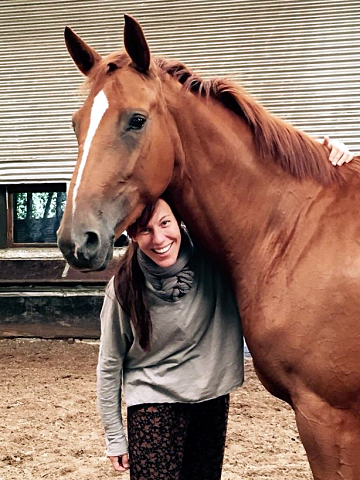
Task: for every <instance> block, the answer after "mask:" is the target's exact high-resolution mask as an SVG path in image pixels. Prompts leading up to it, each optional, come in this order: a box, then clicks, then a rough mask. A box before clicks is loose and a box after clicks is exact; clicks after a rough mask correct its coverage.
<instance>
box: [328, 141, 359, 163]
mask: <svg viewBox="0 0 360 480" xmlns="http://www.w3.org/2000/svg"><path fill="white" fill-rule="evenodd" d="M322 143H323V145H325V147H326V148H327V149H328V150H329V152H330V156H329V160H330V162H331V163H332V164H333V165H335V166H336V165H342V164H343V163H349V162H351V160H352V159H353V154H352V153H351V152H349V150H348V148H347V146H346V145H345V143H343V142H339V141H338V140H330V138H329V137H324V140H323V142H322Z"/></svg>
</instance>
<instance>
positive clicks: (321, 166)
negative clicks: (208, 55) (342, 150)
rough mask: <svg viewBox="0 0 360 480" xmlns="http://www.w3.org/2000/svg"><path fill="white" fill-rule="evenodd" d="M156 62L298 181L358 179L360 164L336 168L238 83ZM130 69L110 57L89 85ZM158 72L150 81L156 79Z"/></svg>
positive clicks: (119, 57)
mask: <svg viewBox="0 0 360 480" xmlns="http://www.w3.org/2000/svg"><path fill="white" fill-rule="evenodd" d="M153 61H154V65H155V67H156V68H157V69H158V70H159V71H160V73H165V74H169V75H170V76H171V77H173V78H174V79H175V80H177V81H178V82H180V83H181V84H182V85H183V87H184V88H185V89H187V90H188V91H190V92H192V93H194V94H196V95H198V96H200V97H205V98H209V97H211V98H213V99H215V100H217V101H219V102H220V103H221V104H222V105H224V107H225V108H227V109H229V110H231V111H232V112H234V113H235V114H236V115H238V116H239V117H241V118H242V119H243V120H244V121H245V122H246V124H247V125H248V126H249V128H250V129H251V131H252V134H253V137H254V142H255V146H256V148H257V150H258V152H259V155H260V157H261V158H263V159H266V158H269V157H271V158H273V159H274V160H275V161H276V162H278V163H279V164H280V165H281V167H282V168H283V169H284V170H285V171H287V172H289V173H290V174H291V175H292V176H293V177H295V178H297V179H299V180H304V179H312V180H314V181H316V182H317V183H320V184H322V185H328V184H332V183H343V182H344V181H346V180H347V179H349V177H351V176H352V175H354V173H356V174H359V173H360V162H359V161H352V162H351V163H350V164H349V165H348V166H347V168H334V166H333V165H332V164H331V163H330V162H329V151H328V149H327V148H326V147H324V146H323V145H322V144H321V143H320V142H318V141H316V140H314V139H313V138H311V137H310V136H309V135H307V134H306V133H305V132H302V131H301V130H298V129H296V128H295V127H294V126H292V125H290V124H289V123H287V122H285V121H284V120H282V119H280V118H278V117H276V116H275V115H273V114H271V113H270V112H268V111H267V110H266V109H265V108H264V107H263V106H262V105H260V104H259V103H258V102H257V101H256V100H255V99H254V98H253V97H252V96H251V95H250V94H249V93H248V92H247V91H246V90H245V89H244V88H242V87H241V86H240V85H238V84H237V83H235V82H232V81H230V80H229V79H224V78H212V79H206V80H205V79H202V78H201V77H200V76H199V75H197V74H196V73H194V72H193V71H192V70H190V69H189V68H188V67H187V66H186V65H184V64H183V63H182V62H179V61H177V60H169V59H163V58H159V57H153ZM129 64H130V65H131V60H130V58H129V57H128V55H127V54H126V53H125V52H124V51H123V50H122V51H119V52H114V53H112V54H110V55H107V56H106V57H103V60H102V61H101V62H100V63H99V64H98V65H96V66H95V67H94V68H93V70H92V71H91V72H90V75H89V76H88V78H87V80H86V82H85V85H87V86H88V87H94V85H95V86H96V85H97V88H99V85H101V84H102V83H103V82H104V79H105V77H106V76H107V75H111V74H112V72H114V71H115V70H117V69H121V68H123V67H124V66H127V65H129ZM152 68H153V67H152ZM152 68H151V69H150V73H149V75H152V73H156V72H152ZM157 73H159V72H157ZM139 74H140V73H139ZM358 160H360V158H358Z"/></svg>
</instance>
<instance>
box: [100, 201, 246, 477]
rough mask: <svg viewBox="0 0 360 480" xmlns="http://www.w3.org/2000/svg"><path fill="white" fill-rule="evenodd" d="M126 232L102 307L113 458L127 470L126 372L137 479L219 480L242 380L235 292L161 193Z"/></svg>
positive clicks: (105, 404) (104, 412)
mask: <svg viewBox="0 0 360 480" xmlns="http://www.w3.org/2000/svg"><path fill="white" fill-rule="evenodd" d="M128 233H129V234H130V236H131V238H132V242H131V244H130V246H129V247H128V250H127V252H126V254H125V256H124V258H123V260H122V263H121V266H120V269H119V272H118V274H117V276H116V278H115V279H114V280H113V281H112V282H110V284H109V287H108V289H107V294H106V297H105V301H104V306H103V310H102V313H101V326H102V334H101V348H100V354H99V364H98V398H99V408H100V413H101V417H102V421H103V424H104V427H105V432H106V440H107V455H108V456H109V458H110V460H111V462H112V464H113V466H114V469H115V470H117V471H123V470H126V469H127V468H128V455H127V445H126V440H125V435H124V432H123V429H122V424H121V411H120V398H121V395H120V385H121V374H122V376H123V380H122V382H123V386H124V392H125V398H126V403H127V405H128V415H127V419H128V420H127V421H128V438H129V451H130V459H131V467H130V476H131V477H130V478H131V479H141V478H143V479H157V478H159V479H160V478H164V479H167V480H172V479H174V480H175V479H184V480H185V479H186V480H191V479H197V480H198V479H202V480H206V479H220V477H221V467H222V459H223V453H224V445H225V432H226V422H227V414H228V406H229V396H228V394H229V392H230V391H231V390H233V389H235V388H236V387H238V386H239V385H241V384H242V382H243V339H242V332H241V324H240V319H239V315H238V310H237V306H236V302H235V299H234V296H233V293H232V289H231V287H230V285H229V284H228V282H227V281H226V280H225V279H224V278H222V276H221V275H220V273H219V271H218V270H216V269H215V268H214V267H213V265H212V264H211V263H210V262H209V261H208V260H206V259H205V258H204V256H203V255H202V254H201V252H199V251H196V253H195V249H194V246H193V244H192V242H191V240H190V238H189V237H188V235H187V233H186V231H185V229H184V228H182V227H181V225H180V222H179V221H178V220H177V219H176V218H175V216H174V214H173V212H172V210H171V208H170V206H169V205H168V204H167V203H166V202H165V201H164V200H163V199H159V200H158V201H157V202H156V203H155V205H153V206H151V207H147V208H146V209H145V211H144V213H143V215H142V216H141V218H140V219H139V220H138V221H137V222H136V223H135V224H134V225H132V226H131V227H130V228H129V229H128ZM143 294H144V297H143V298H142V296H143ZM116 297H118V300H119V301H117V298H116ZM120 305H121V306H120ZM130 317H131V320H130Z"/></svg>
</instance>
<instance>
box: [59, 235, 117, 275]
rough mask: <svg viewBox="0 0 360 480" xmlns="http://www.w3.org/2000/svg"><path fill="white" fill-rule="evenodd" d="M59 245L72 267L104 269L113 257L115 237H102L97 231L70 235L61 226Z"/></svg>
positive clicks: (91, 269)
mask: <svg viewBox="0 0 360 480" xmlns="http://www.w3.org/2000/svg"><path fill="white" fill-rule="evenodd" d="M58 246H59V248H60V250H61V252H62V254H63V256H64V257H65V259H66V261H67V262H68V264H69V265H70V266H71V267H73V268H76V269H78V270H81V271H85V272H89V271H94V270H104V269H105V268H106V266H107V265H108V263H109V261H110V260H111V258H112V254H113V246H114V237H113V236H111V237H108V238H106V237H102V236H101V235H100V234H99V233H97V232H95V231H86V232H85V233H84V234H82V235H77V236H75V235H72V236H71V237H68V236H67V235H65V234H64V233H63V232H62V231H61V228H60V229H59V232H58Z"/></svg>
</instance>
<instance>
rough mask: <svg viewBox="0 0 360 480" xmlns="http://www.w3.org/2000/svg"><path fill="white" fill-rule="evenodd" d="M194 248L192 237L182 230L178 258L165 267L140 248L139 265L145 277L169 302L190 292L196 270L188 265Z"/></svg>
mask: <svg viewBox="0 0 360 480" xmlns="http://www.w3.org/2000/svg"><path fill="white" fill-rule="evenodd" d="M193 249H194V248H193V245H192V242H191V240H190V237H189V236H188V234H187V233H186V232H185V231H184V230H182V231H181V245H180V251H179V255H178V258H177V260H176V262H175V263H174V265H172V266H171V267H167V268H163V267H159V265H157V264H156V263H155V262H153V261H152V260H151V258H149V257H148V256H147V255H145V253H143V252H142V251H141V250H140V248H138V250H137V260H138V262H139V266H140V268H141V270H142V272H143V274H144V275H145V279H146V280H147V281H148V282H149V283H150V284H151V285H152V287H153V288H154V290H155V291H156V294H157V295H158V296H159V297H161V298H163V299H164V300H167V301H169V302H175V301H176V300H178V299H179V298H180V297H182V296H184V295H186V294H187V293H188V291H189V290H190V288H191V286H192V283H193V280H194V272H193V271H192V270H190V268H189V266H188V263H189V260H190V258H191V255H192V253H193Z"/></svg>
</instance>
